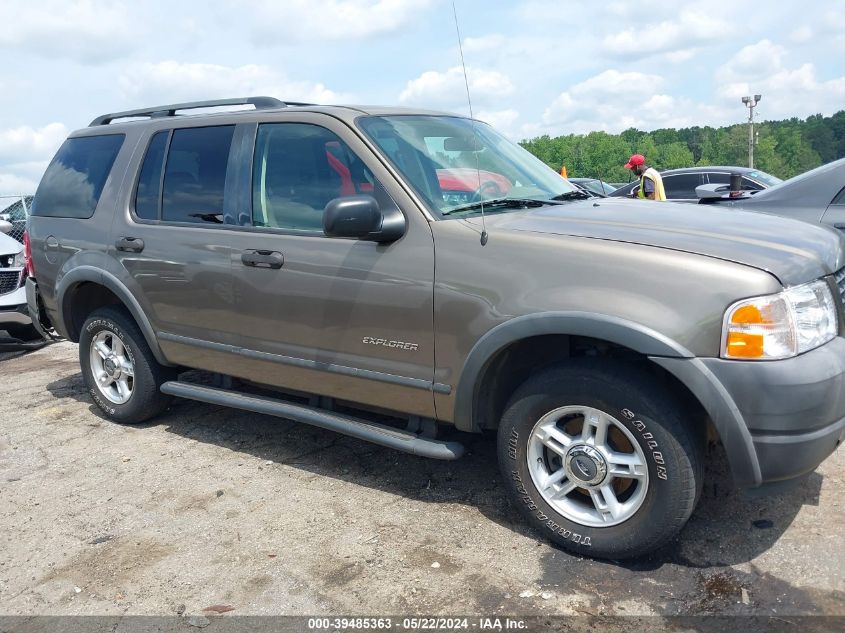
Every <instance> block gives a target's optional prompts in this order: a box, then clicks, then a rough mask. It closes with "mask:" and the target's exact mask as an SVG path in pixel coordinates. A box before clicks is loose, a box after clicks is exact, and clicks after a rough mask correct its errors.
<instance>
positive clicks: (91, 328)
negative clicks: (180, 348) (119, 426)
mask: <svg viewBox="0 0 845 633" xmlns="http://www.w3.org/2000/svg"><path fill="white" fill-rule="evenodd" d="M103 331H108V332H110V333H111V334H113V335H115V336H117V337H118V338H119V339H120V341H121V343H123V345H124V347H125V348H126V353H127V355H128V356H129V360H131V361H132V365H133V367H134V370H135V375H134V378H133V385H132V394H131V395H130V396H129V400H127V401H126V402H124V403H123V404H117V403H114V402H112V401H111V400H109V399H108V398H106V397H105V396H104V395H103V394H102V392H101V391H100V389H99V388H98V387H97V382H96V379H95V378H94V374H93V371H92V369H91V360H90V356H91V341H92V340H93V339H94V337H95V336H96V335H97V334H99V333H100V332H103ZM79 357H80V358H79V361H80V365H81V366H82V372H83V376H84V378H85V383H86V385H87V387H88V393H89V394H90V396H91V398H92V399H93V400H94V402H95V403H96V405H97V406H98V407H99V408H100V409H102V410H103V412H104V413H106V415H108V416H109V417H111V418H114V419H116V420H120V419H121V418H124V417H131V416H132V415H133V414H134V413H135V409H136V408H137V406H136V401H137V399H138V398H137V394H138V389H137V387H138V385H137V382H138V380H139V379H140V380H143V376H139V373H143V368H142V367H140V366H139V363H138V362H137V360H136V359H137V358H139V357H141V353H140V350H139V349H138V348H137V345H136V344H135V341H134V340H133V339H132V337H131V336H129V335H128V334H127V333H126V331H125V330H124V329H123V328H122V327H121V326H120V324H119V323H117V322H116V321H115V320H114V319H112V318H110V317H106V316H100V315H97V316H93V317H91V318H90V319H88V320H87V321H86V322H85V324H84V325H83V326H82V334H81V335H80V338H79Z"/></svg>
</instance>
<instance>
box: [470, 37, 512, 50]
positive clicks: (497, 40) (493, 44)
mask: <svg viewBox="0 0 845 633" xmlns="http://www.w3.org/2000/svg"><path fill="white" fill-rule="evenodd" d="M506 43H507V38H505V36H504V35H501V34H499V33H490V34H489V35H482V36H481V37H468V38H466V39H465V40H464V42H463V46H464V52H465V53H484V52H487V51H496V50H500V49H501V48H502V47H503V46H504V45H505V44H506Z"/></svg>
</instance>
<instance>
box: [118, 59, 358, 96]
mask: <svg viewBox="0 0 845 633" xmlns="http://www.w3.org/2000/svg"><path fill="white" fill-rule="evenodd" d="M118 85H119V86H120V90H121V91H122V93H123V95H124V96H125V98H126V100H127V101H128V102H131V103H133V104H134V105H135V106H144V105H157V104H159V103H174V102H181V101H194V100H201V99H219V98H221V96H233V97H242V96H251V95H267V96H270V97H277V98H279V99H281V100H282V101H284V100H285V99H287V100H289V101H305V102H309V103H311V102H313V103H338V102H348V101H354V100H355V99H354V97H352V96H351V95H346V94H342V93H337V92H334V91H333V90H330V89H329V88H327V87H326V86H325V85H324V84H322V83H319V82H313V81H297V80H292V79H290V78H288V77H287V76H286V75H284V74H283V73H281V72H278V71H276V70H274V69H272V68H270V67H268V66H259V65H255V64H249V65H245V66H238V67H233V66H221V65H217V64H192V63H181V62H176V61H164V62H159V63H156V64H149V63H148V64H136V65H133V66H130V67H129V68H127V70H126V71H125V72H124V73H123V74H122V75H121V76H120V78H119V79H118Z"/></svg>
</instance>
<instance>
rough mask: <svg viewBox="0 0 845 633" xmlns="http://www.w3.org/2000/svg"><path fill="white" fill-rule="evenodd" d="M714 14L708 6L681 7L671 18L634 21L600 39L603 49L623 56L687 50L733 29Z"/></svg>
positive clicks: (726, 33) (725, 20)
mask: <svg viewBox="0 0 845 633" xmlns="http://www.w3.org/2000/svg"><path fill="white" fill-rule="evenodd" d="M652 15H655V14H652ZM714 15H718V13H714V12H713V10H712V9H706V8H705V9H703V10H700V11H698V10H690V9H688V10H684V11H682V12H681V13H680V15H679V16H678V17H677V18H675V19H671V20H663V21H660V22H658V23H657V24H651V23H650V22H649V23H646V24H645V25H644V24H637V26H633V27H631V28H628V29H625V30H624V31H620V32H618V33H614V34H612V35H608V36H606V37H605V38H604V40H603V48H604V51H605V52H607V53H609V54H611V55H614V56H618V57H623V58H626V59H633V58H641V57H647V56H649V55H655V54H658V53H673V52H678V51H683V50H688V49H690V48H692V47H695V46H696V45H701V44H705V43H710V42H713V41H716V40H719V39H722V38H724V37H727V36H729V35H730V34H731V33H732V32H733V30H734V27H733V25H732V23H731V22H730V20H728V19H720V18H717V17H714ZM638 22H639V20H638Z"/></svg>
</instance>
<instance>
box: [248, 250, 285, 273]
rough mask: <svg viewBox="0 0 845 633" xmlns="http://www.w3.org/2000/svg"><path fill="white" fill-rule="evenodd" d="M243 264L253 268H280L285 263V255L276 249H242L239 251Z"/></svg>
mask: <svg viewBox="0 0 845 633" xmlns="http://www.w3.org/2000/svg"><path fill="white" fill-rule="evenodd" d="M241 262H242V263H243V265H244V266H252V267H253V268H273V269H277V268H281V267H282V266H283V265H284V263H285V256H284V255H282V254H281V253H279V252H278V251H254V250H250V251H244V252H243V253H241Z"/></svg>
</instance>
